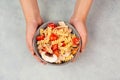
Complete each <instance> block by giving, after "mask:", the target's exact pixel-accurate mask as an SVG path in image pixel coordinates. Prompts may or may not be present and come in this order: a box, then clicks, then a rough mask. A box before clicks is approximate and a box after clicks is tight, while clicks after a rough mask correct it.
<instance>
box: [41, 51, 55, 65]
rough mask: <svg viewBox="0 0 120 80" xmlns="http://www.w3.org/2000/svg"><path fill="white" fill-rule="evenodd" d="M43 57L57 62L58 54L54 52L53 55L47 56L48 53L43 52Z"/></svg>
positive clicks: (48, 60)
mask: <svg viewBox="0 0 120 80" xmlns="http://www.w3.org/2000/svg"><path fill="white" fill-rule="evenodd" d="M41 56H42V58H43V59H44V60H45V61H47V62H51V63H52V62H56V61H57V56H56V55H55V54H53V55H52V56H47V55H46V53H41Z"/></svg>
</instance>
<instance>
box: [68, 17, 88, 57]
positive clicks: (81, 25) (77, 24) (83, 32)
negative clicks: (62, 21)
mask: <svg viewBox="0 0 120 80" xmlns="http://www.w3.org/2000/svg"><path fill="white" fill-rule="evenodd" d="M70 23H71V24H72V25H73V26H74V27H75V28H76V29H77V31H78V32H79V34H80V37H81V39H82V45H81V46H80V47H81V48H80V52H83V51H84V50H85V47H86V43H87V29H86V24H85V23H84V22H83V21H80V20H73V19H71V20H70ZM77 57H78V56H77Z"/></svg>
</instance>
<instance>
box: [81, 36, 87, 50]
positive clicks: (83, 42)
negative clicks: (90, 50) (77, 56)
mask: <svg viewBox="0 0 120 80" xmlns="http://www.w3.org/2000/svg"><path fill="white" fill-rule="evenodd" d="M81 39H82V44H81V49H80V52H84V50H85V47H86V43H87V35H81Z"/></svg>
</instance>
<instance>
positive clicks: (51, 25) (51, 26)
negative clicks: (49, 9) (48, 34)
mask: <svg viewBox="0 0 120 80" xmlns="http://www.w3.org/2000/svg"><path fill="white" fill-rule="evenodd" d="M47 26H48V27H50V28H52V29H54V28H55V27H57V25H56V24H54V23H48V25H47Z"/></svg>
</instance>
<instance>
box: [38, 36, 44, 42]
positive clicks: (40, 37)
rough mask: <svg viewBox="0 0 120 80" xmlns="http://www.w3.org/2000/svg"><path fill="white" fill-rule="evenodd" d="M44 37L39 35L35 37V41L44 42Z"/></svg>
mask: <svg viewBox="0 0 120 80" xmlns="http://www.w3.org/2000/svg"><path fill="white" fill-rule="evenodd" d="M44 38H45V36H44V35H40V36H37V37H36V40H37V41H40V40H44Z"/></svg>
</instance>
